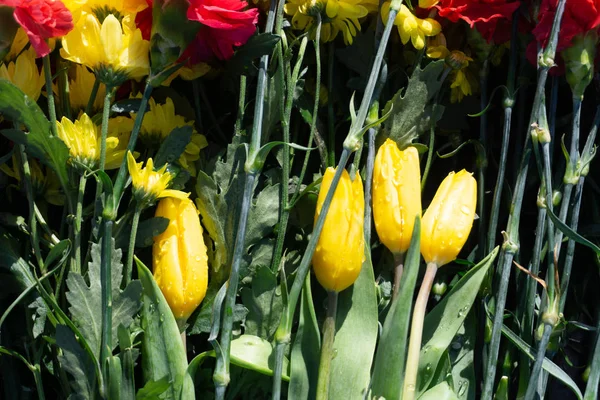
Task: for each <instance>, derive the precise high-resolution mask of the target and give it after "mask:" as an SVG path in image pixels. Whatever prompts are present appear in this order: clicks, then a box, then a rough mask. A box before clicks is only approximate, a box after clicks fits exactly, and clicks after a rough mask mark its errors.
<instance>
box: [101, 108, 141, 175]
mask: <svg viewBox="0 0 600 400" xmlns="http://www.w3.org/2000/svg"><path fill="white" fill-rule="evenodd" d="M132 130H133V120H132V119H131V118H127V117H123V116H118V117H114V118H110V119H109V120H108V140H107V141H106V167H105V168H106V169H113V168H119V167H120V166H121V163H122V162H123V157H125V152H126V151H127V145H128V144H129V137H130V136H131V131H132ZM115 139H116V140H115ZM139 155H140V154H139V153H138V152H137V151H135V152H133V157H134V158H137V157H138V156H139Z"/></svg>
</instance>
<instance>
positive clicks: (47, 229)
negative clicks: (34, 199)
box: [33, 203, 60, 245]
mask: <svg viewBox="0 0 600 400" xmlns="http://www.w3.org/2000/svg"><path fill="white" fill-rule="evenodd" d="M33 211H34V212H35V217H36V218H37V221H38V222H39V224H40V226H41V227H42V229H43V230H44V232H46V235H48V236H49V237H50V241H51V242H52V244H55V245H56V244H58V242H60V240H59V239H58V237H56V235H55V234H54V232H52V229H50V227H49V226H48V223H47V222H46V219H45V218H44V216H43V215H42V212H41V211H40V209H39V208H38V206H37V204H35V203H33Z"/></svg>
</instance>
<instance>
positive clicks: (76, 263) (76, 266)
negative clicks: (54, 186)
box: [71, 174, 87, 274]
mask: <svg viewBox="0 0 600 400" xmlns="http://www.w3.org/2000/svg"><path fill="white" fill-rule="evenodd" d="M86 183H87V178H86V176H85V174H83V175H81V177H80V178H79V190H78V191H77V205H76V208H75V221H74V223H73V239H74V240H73V245H74V250H75V252H74V253H75V254H74V257H73V263H72V264H71V271H73V272H76V273H78V274H81V222H82V221H81V220H82V219H83V195H84V194H85V184H86Z"/></svg>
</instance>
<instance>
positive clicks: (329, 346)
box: [317, 290, 338, 400]
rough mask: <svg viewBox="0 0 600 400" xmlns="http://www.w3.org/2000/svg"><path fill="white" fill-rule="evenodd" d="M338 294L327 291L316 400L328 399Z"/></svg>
mask: <svg viewBox="0 0 600 400" xmlns="http://www.w3.org/2000/svg"><path fill="white" fill-rule="evenodd" d="M337 300H338V293H337V292H335V291H332V290H329V291H327V316H326V317H325V322H323V343H322V345H321V360H320V362H319V379H318V381H317V400H327V399H328V398H329V377H330V372H331V360H332V359H333V354H334V352H333V344H334V342H335V318H336V315H337Z"/></svg>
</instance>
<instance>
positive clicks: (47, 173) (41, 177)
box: [0, 155, 65, 206]
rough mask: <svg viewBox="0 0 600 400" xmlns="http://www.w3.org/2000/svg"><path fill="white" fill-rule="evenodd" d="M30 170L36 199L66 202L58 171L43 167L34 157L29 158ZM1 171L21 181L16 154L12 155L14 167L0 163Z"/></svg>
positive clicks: (57, 204) (58, 204)
mask: <svg viewBox="0 0 600 400" xmlns="http://www.w3.org/2000/svg"><path fill="white" fill-rule="evenodd" d="M29 170H30V173H31V186H32V190H33V195H34V197H35V199H44V200H46V201H47V202H48V203H50V204H53V205H55V206H62V205H64V204H65V195H64V194H63V192H62V191H61V189H60V182H59V181H58V177H57V176H56V173H54V171H52V170H51V169H50V168H48V167H42V165H40V163H39V162H38V161H37V160H36V159H33V158H30V159H29ZM0 171H2V172H4V173H5V174H6V175H8V176H10V177H11V178H14V179H16V180H17V182H19V184H20V183H21V172H20V171H19V163H18V162H17V159H16V156H14V155H13V156H12V168H10V167H9V166H8V165H7V164H2V165H0Z"/></svg>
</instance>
